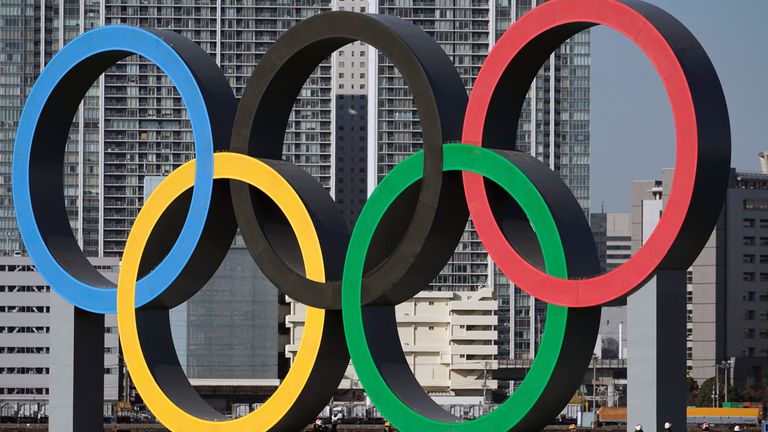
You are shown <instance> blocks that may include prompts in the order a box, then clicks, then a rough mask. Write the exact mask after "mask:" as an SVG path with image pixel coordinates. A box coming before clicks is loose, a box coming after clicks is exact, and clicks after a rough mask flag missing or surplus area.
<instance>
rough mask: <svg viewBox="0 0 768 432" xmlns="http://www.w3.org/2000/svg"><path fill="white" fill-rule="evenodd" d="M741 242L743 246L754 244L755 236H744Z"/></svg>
mask: <svg viewBox="0 0 768 432" xmlns="http://www.w3.org/2000/svg"><path fill="white" fill-rule="evenodd" d="M742 244H743V245H744V246H754V245H755V238H754V237H752V236H744V239H743V241H742Z"/></svg>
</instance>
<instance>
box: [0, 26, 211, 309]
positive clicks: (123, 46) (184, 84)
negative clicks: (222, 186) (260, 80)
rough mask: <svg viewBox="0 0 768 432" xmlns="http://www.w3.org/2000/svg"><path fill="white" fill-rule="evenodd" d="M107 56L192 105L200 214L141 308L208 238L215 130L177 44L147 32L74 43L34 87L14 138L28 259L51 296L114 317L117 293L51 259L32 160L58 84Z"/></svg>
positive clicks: (149, 281) (114, 29)
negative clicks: (117, 55)
mask: <svg viewBox="0 0 768 432" xmlns="http://www.w3.org/2000/svg"><path fill="white" fill-rule="evenodd" d="M108 51H127V52H131V53H135V54H139V55H142V56H144V57H145V58H147V59H148V60H149V61H151V62H153V63H155V64H156V65H157V66H158V67H160V69H162V70H163V71H164V72H165V73H166V74H167V75H168V77H169V78H170V79H171V82H173V84H174V85H175V86H176V88H177V90H178V92H179V94H180V95H181V98H182V100H183V101H184V104H185V105H186V107H187V111H188V113H189V118H190V122H191V124H192V132H193V135H194V140H195V158H196V164H195V187H194V188H193V192H192V201H191V203H190V209H194V211H190V212H188V214H187V217H186V219H185V222H184V227H183V228H182V230H181V235H180V236H179V238H178V239H177V240H176V243H175V244H174V245H173V248H171V251H170V252H169V253H168V255H167V256H166V257H165V258H164V259H163V260H162V261H161V262H160V264H159V265H158V266H157V267H155V269H154V270H152V271H151V272H150V273H149V274H147V275H146V276H144V277H143V278H142V279H141V280H139V281H138V285H137V289H136V307H139V306H142V305H144V304H146V303H148V302H150V301H152V300H153V299H155V298H156V297H157V296H159V295H160V294H161V293H162V292H163V291H164V290H165V289H166V287H168V286H170V285H171V283H172V282H173V281H174V280H175V279H176V278H177V276H178V275H179V274H180V273H181V271H182V269H183V268H184V266H185V265H186V263H187V262H188V261H189V259H190V257H191V256H192V253H193V251H194V250H195V247H196V246H197V243H198V240H199V239H200V237H201V235H202V232H203V227H204V224H205V221H206V217H207V214H208V208H209V206H210V202H211V194H212V192H213V132H212V129H211V123H210V118H209V116H208V111H207V109H206V104H205V100H204V98H203V94H202V92H201V91H200V88H199V87H198V84H197V81H196V79H195V75H194V73H193V72H192V70H191V69H190V68H189V66H187V64H186V63H185V62H184V60H183V59H182V58H181V56H179V54H178V53H177V52H176V51H175V50H174V49H173V47H172V46H171V45H169V44H168V43H166V42H165V41H163V40H162V39H161V38H159V37H158V36H156V35H155V34H153V33H150V32H148V31H146V30H142V29H139V28H136V27H128V26H108V27H101V28H98V29H94V30H91V31H89V32H87V33H84V34H83V35H81V36H79V37H77V38H75V39H74V40H72V41H71V42H70V43H69V44H67V45H66V46H65V47H64V48H62V49H61V51H59V52H58V53H57V54H56V55H55V56H54V57H53V58H52V59H51V61H50V62H49V63H48V65H47V66H46V67H45V69H44V70H43V72H42V73H41V74H40V77H39V78H38V79H37V81H36V82H35V85H34V86H33V87H32V90H31V92H30V94H29V97H28V98H27V102H26V104H25V105H24V110H23V111H22V114H21V119H20V121H19V128H18V130H17V132H16V143H15V146H14V151H13V172H12V174H13V177H12V179H13V182H12V189H13V200H14V203H15V207H16V220H17V223H18V225H19V231H20V232H21V237H22V240H23V241H24V244H25V245H26V247H27V250H28V251H29V255H30V258H31V259H32V261H33V262H34V264H35V265H36V266H37V270H38V271H39V272H40V274H41V275H42V276H43V278H45V280H46V281H47V282H48V284H49V285H50V286H51V287H52V288H53V290H54V291H56V292H57V293H58V294H59V295H61V296H62V297H63V298H64V299H66V300H67V301H68V302H70V303H72V304H73V305H75V306H77V307H79V308H81V309H85V310H87V311H90V312H94V313H101V314H113V313H115V312H116V310H117V305H116V302H117V290H116V288H115V287H114V286H104V287H97V286H92V285H89V284H87V283H84V282H82V281H80V280H79V279H77V278H76V277H74V276H73V275H72V274H70V273H69V272H68V271H67V270H66V269H65V268H64V267H62V266H61V264H59V262H58V261H57V260H56V258H55V257H54V256H53V255H52V253H51V251H50V250H49V249H48V247H47V246H46V244H45V241H44V240H43V238H42V236H41V233H40V231H39V229H38V226H37V221H36V220H35V216H34V212H33V208H32V199H31V195H30V184H29V161H30V153H31V150H32V141H33V138H34V134H35V129H36V127H37V124H38V122H39V120H40V114H41V112H42V110H43V108H44V107H45V105H46V103H47V102H48V98H49V96H50V94H51V93H52V92H53V90H54V89H55V88H56V87H57V85H58V84H59V81H60V80H61V79H62V78H63V77H65V76H66V75H67V74H68V73H69V72H70V70H71V69H72V68H73V67H75V66H76V65H77V64H79V63H80V62H82V61H84V60H86V59H88V58H89V57H92V56H94V55H96V54H99V53H104V52H108Z"/></svg>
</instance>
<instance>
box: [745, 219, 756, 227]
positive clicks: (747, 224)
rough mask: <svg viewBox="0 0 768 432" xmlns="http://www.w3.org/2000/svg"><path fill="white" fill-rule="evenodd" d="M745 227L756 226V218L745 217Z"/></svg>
mask: <svg viewBox="0 0 768 432" xmlns="http://www.w3.org/2000/svg"><path fill="white" fill-rule="evenodd" d="M743 226H744V228H754V227H755V220H754V219H752V218H745V219H744V223H743Z"/></svg>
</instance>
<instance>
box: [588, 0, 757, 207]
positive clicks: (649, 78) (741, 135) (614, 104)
mask: <svg viewBox="0 0 768 432" xmlns="http://www.w3.org/2000/svg"><path fill="white" fill-rule="evenodd" d="M651 3H654V4H656V5H658V6H660V7H661V8H663V9H665V10H667V11H668V12H669V13H671V14H672V15H674V16H675V17H676V18H677V19H678V20H680V21H681V22H682V23H683V24H685V25H686V26H687V27H688V28H689V29H690V30H691V32H692V33H693V34H694V35H695V36H696V37H697V38H698V39H699V42H701V44H702V45H703V46H704V49H705V50H706V51H707V53H708V54H709V56H710V58H711V59H712V62H713V63H714V65H715V68H716V70H717V72H718V74H719V75H720V81H721V82H722V84H723V89H724V91H725V96H726V99H727V102H728V110H729V112H730V120H731V136H732V145H733V150H732V160H731V166H734V167H736V168H737V169H741V170H747V171H758V170H759V169H760V166H759V163H758V160H757V153H758V152H759V151H761V150H768V140H766V139H765V137H766V133H765V128H766V125H768V46H767V45H768V25H767V24H766V19H768V0H651ZM673 165H674V129H673V124H672V114H671V111H670V108H669V102H668V101H667V96H666V93H665V92H664V88H663V87H662V84H661V80H660V79H659V77H658V76H657V75H656V71H655V70H654V69H653V68H652V66H651V63H650V61H648V60H647V59H646V58H645V56H644V55H643V53H642V52H641V51H640V49H639V48H637V47H636V46H635V45H634V44H633V43H632V42H630V41H629V40H628V39H625V38H624V37H623V36H622V35H620V34H619V33H617V32H616V31H614V30H611V29H608V28H605V27H595V28H593V29H592V211H600V206H601V202H603V201H604V202H605V209H606V211H628V210H629V183H630V181H631V180H635V179H652V178H654V179H655V178H659V174H660V170H661V168H664V167H671V166H673Z"/></svg>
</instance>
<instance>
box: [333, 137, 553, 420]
mask: <svg viewBox="0 0 768 432" xmlns="http://www.w3.org/2000/svg"><path fill="white" fill-rule="evenodd" d="M443 149H444V150H443V151H444V154H443V170H444V171H470V172H473V173H477V174H480V175H483V176H485V177H486V178H488V179H490V180H491V181H493V182H495V183H497V184H499V185H500V186H501V187H502V188H504V190H505V191H506V192H507V193H509V194H510V195H511V196H512V198H513V199H514V200H515V201H517V203H518V204H519V206H520V208H522V210H523V211H524V212H525V214H526V215H527V216H528V220H530V221H531V225H532V227H533V229H534V231H535V232H536V236H537V239H538V240H539V243H540V245H541V250H542V255H543V258H544V265H545V268H546V272H547V273H548V274H550V275H553V276H557V277H562V278H566V277H568V274H567V266H566V259H565V252H564V250H563V245H562V242H561V239H560V235H559V232H558V230H557V225H556V224H555V221H554V219H553V218H552V214H551V213H550V211H549V209H548V207H547V205H546V202H545V201H544V199H543V198H542V196H541V194H540V193H539V191H538V190H537V189H536V187H535V186H534V185H533V183H532V182H531V181H530V180H529V179H528V177H526V176H525V174H523V173H522V171H520V170H519V169H518V168H517V167H516V166H515V165H514V164H513V163H512V162H510V161H508V160H507V159H505V158H504V157H502V156H500V155H498V154H496V153H494V152H493V151H492V150H488V149H485V148H482V147H477V146H470V145H466V144H447V145H445V146H444V147H443ZM423 163H424V155H423V153H422V152H419V153H416V154H414V155H413V156H410V157H409V158H407V159H406V160H404V161H403V162H401V163H400V164H399V165H397V166H396V167H395V168H394V169H393V170H392V171H391V172H390V173H389V174H388V175H387V176H386V177H384V179H382V181H381V182H380V183H379V185H378V187H376V189H375V190H374V192H373V194H371V196H370V198H369V199H368V201H367V202H366V204H365V206H364V207H363V210H362V212H361V213H360V217H359V218H358V221H357V224H356V225H355V228H354V231H353V232H352V238H351V240H350V243H349V249H348V251H349V252H348V253H347V258H346V261H345V263H344V277H343V280H342V316H343V319H344V334H345V336H346V340H347V346H348V347H349V353H350V355H351V358H352V364H353V365H354V368H355V371H356V372H357V375H358V378H359V379H360V383H361V384H362V386H363V387H364V388H365V390H366V393H367V394H368V396H369V397H370V398H371V401H372V402H373V404H374V405H375V406H376V408H377V409H378V410H379V411H380V412H381V413H382V415H383V416H384V417H385V418H386V419H387V420H389V421H390V422H391V423H392V424H393V425H394V426H395V427H396V428H398V429H400V430H403V431H429V432H459V431H461V432H477V431H501V430H509V429H512V428H513V427H515V425H517V424H518V423H519V422H520V421H521V420H523V419H524V418H525V417H526V415H527V414H528V412H529V411H531V409H532V408H533V407H534V405H535V404H536V402H537V401H538V400H539V398H540V397H541V395H542V394H543V392H544V390H545V387H546V386H547V384H548V383H549V381H550V378H551V377H552V374H553V372H554V368H555V365H556V363H557V360H558V358H559V357H560V352H561V347H562V345H563V342H564V339H565V336H566V327H567V322H568V308H566V307H560V306H554V305H549V306H548V308H547V321H546V324H545V327H544V334H543V336H542V340H541V345H540V347H539V351H538V354H537V355H536V358H535V360H534V362H533V364H532V366H531V369H530V371H529V372H528V375H527V376H526V377H525V379H524V380H523V382H522V383H521V385H520V387H519V388H518V390H517V391H515V392H514V393H512V394H511V395H510V396H509V398H507V400H506V401H504V403H503V404H501V405H500V406H499V407H498V408H497V409H496V410H494V411H493V412H491V413H489V414H486V415H484V416H482V417H479V418H477V419H474V420H469V421H463V422H461V421H457V422H443V421H438V420H435V419H432V418H429V417H426V416H424V415H422V414H421V413H419V412H416V411H414V410H413V409H412V408H411V407H409V406H408V405H406V404H405V403H403V402H402V401H401V400H400V399H399V398H398V397H397V395H396V394H395V393H394V392H393V391H392V389H390V388H389V386H388V385H387V384H386V382H385V380H384V378H383V377H382V376H381V374H380V373H379V370H378V369H377V367H376V364H375V363H374V360H373V357H372V356H371V351H370V348H369V345H368V340H367V338H366V335H365V329H364V326H363V315H362V307H363V306H362V304H361V282H362V275H363V266H364V264H365V257H366V255H367V253H368V247H369V245H370V242H371V238H372V237H373V234H374V232H375V230H376V227H377V226H378V224H379V221H380V220H381V218H382V216H383V215H384V214H385V213H386V211H387V209H388V208H389V207H390V205H391V204H392V203H393V202H394V200H395V199H396V198H397V197H398V196H399V195H400V194H401V193H402V192H403V191H404V190H405V189H406V188H408V187H409V186H410V185H412V184H413V183H415V182H417V181H418V180H419V179H421V177H422V175H423Z"/></svg>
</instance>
